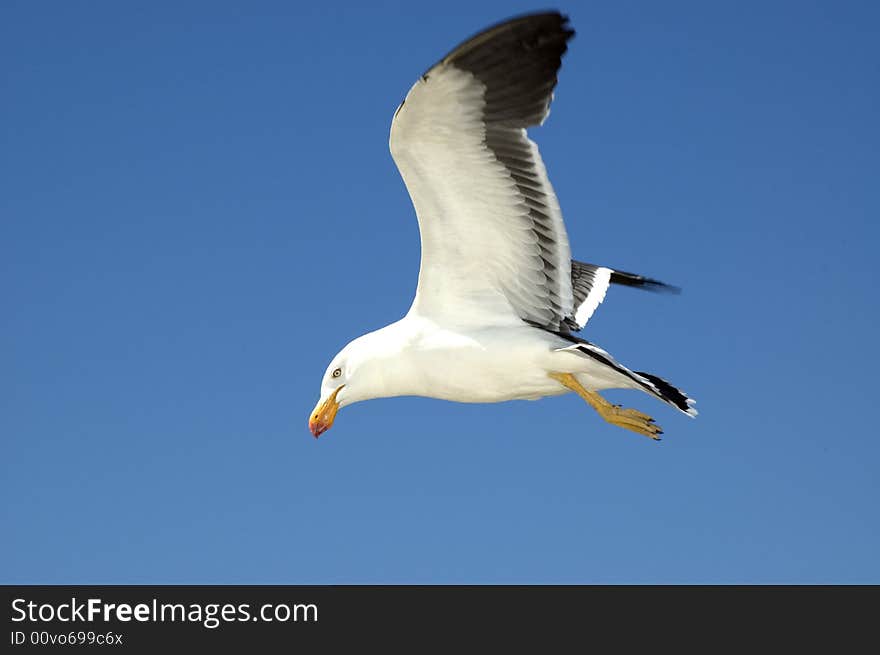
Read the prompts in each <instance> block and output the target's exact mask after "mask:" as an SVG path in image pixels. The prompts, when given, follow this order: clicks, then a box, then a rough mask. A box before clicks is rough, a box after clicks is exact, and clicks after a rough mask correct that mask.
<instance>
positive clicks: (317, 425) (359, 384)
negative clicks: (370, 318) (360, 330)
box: [309, 330, 391, 438]
mask: <svg viewBox="0 0 880 655" xmlns="http://www.w3.org/2000/svg"><path fill="white" fill-rule="evenodd" d="M382 332H383V331H382V330H380V331H378V332H372V333H370V334H365V335H363V336H361V337H358V338H357V339H355V340H354V341H352V342H351V343H349V344H348V345H347V346H345V348H343V349H342V350H340V351H339V353H338V354H337V355H336V356H335V357H334V358H333V359H332V360H331V361H330V364H329V365H328V366H327V370H325V371H324V377H323V378H322V380H321V397H320V399H319V400H318V404H317V405H315V409H314V410H312V413H311V415H310V416H309V430H311V432H312V434H313V435H315V438H317V437H319V436H321V434H323V433H324V432H326V431H327V430H329V429H330V427H331V426H332V425H333V421H334V420H335V419H336V413H337V412H338V411H339V410H340V409H341V408H343V407H345V406H346V405H351V404H352V403H356V402H360V401H361V400H370V399H371V398H379V397H382V396H384V395H387V394H386V392H385V386H386V385H385V377H386V368H387V364H388V360H389V358H390V357H391V354H390V353H387V352H385V351H386V350H387V344H388V340H387V339H385V338H383V336H382V334H381V333H382Z"/></svg>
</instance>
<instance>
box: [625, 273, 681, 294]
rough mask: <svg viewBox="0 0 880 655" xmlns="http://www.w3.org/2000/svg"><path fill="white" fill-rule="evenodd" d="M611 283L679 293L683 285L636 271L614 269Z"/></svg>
mask: <svg viewBox="0 0 880 655" xmlns="http://www.w3.org/2000/svg"><path fill="white" fill-rule="evenodd" d="M611 283H612V284H620V285H621V286H625V287H636V288H638V289H644V290H645V291H652V292H654V293H671V294H674V295H678V294H680V293H681V287H677V286H674V285H672V284H666V283H665V282H661V281H660V280H655V279H653V278H650V277H645V276H644V275H636V274H635V273H627V272H626V271H612V272H611Z"/></svg>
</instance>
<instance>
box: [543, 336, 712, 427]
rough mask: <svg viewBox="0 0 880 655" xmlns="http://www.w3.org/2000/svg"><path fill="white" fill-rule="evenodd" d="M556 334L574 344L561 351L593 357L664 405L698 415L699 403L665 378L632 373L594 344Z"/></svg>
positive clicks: (691, 414) (642, 372)
mask: <svg viewBox="0 0 880 655" xmlns="http://www.w3.org/2000/svg"><path fill="white" fill-rule="evenodd" d="M554 334H556V336H559V337H562V338H563V339H565V340H566V341H569V342H571V343H572V344H574V345H571V346H567V347H565V348H560V349H559V350H575V351H577V352H579V353H581V354H582V355H587V356H588V357H592V358H593V359H595V360H596V361H597V362H599V363H601V364H604V365H605V366H607V367H609V368H612V369H614V370H615V371H617V372H618V373H620V374H621V375H623V376H624V377H626V378H629V380H630V381H631V382H634V383H635V384H636V385H637V387H636V388H641V389H642V390H643V391H647V392H648V393H649V394H651V395H652V396H656V397H657V398H659V399H660V400H662V401H663V402H664V403H666V404H668V405H672V406H673V407H675V408H676V409H677V410H679V411H681V412H683V413H685V414H687V415H688V416H691V417H694V416H696V415H697V408H696V407H694V405H696V404H697V402H696V401H695V400H694V399H693V398H691V397H689V396H688V395H687V394H686V393H685V392H684V391H682V390H681V389H679V388H678V387H675V386H673V385H672V384H670V383H669V382H667V381H666V380H664V379H663V378H661V377H659V376H656V375H653V374H651V373H645V372H644V371H631V370H630V369H628V368H627V367H626V366H624V365H623V364H621V363H619V362H617V361H616V360H615V359H614V358H613V357H612V356H611V355H610V354H608V352H607V351H606V350H603V349H602V348H600V347H599V346H597V345H596V344H594V343H590V342H589V341H587V340H586V339H582V338H581V337H577V336H575V335H573V334H569V333H565V332H554Z"/></svg>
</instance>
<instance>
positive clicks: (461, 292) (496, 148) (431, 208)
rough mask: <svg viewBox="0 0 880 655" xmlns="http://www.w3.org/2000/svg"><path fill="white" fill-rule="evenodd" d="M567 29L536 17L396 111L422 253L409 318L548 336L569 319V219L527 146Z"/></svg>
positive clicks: (456, 55)
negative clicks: (516, 324) (517, 326)
mask: <svg viewBox="0 0 880 655" xmlns="http://www.w3.org/2000/svg"><path fill="white" fill-rule="evenodd" d="M567 20H568V19H567V18H566V17H564V16H562V15H560V14H558V13H542V14H533V15H529V16H523V17H520V18H515V19H512V20H509V21H506V22H504V23H501V24H499V25H496V26H494V27H491V28H489V29H487V30H485V31H483V32H481V33H480V34H478V35H476V36H474V37H472V38H471V39H469V40H467V41H465V42H464V43H463V44H461V45H460V46H458V47H457V48H455V49H454V50H453V51H452V52H451V53H450V54H448V55H447V56H446V57H444V58H443V59H442V60H441V61H440V62H439V63H438V64H436V65H435V66H433V67H432V68H431V69H430V70H428V72H427V73H425V74H424V75H423V76H422V77H421V78H420V79H419V81H417V82H416V83H415V85H413V87H412V88H411V89H410V91H409V93H408V94H407V96H406V99H405V100H404V101H403V103H401V105H400V107H399V108H398V109H397V112H396V113H395V115H394V119H393V120H392V123H391V138H390V146H391V154H392V156H393V157H394V161H395V163H396V164H397V167H398V169H399V171H400V174H401V176H402V177H403V181H404V183H405V184H406V187H407V189H408V191H409V194H410V196H411V198H412V202H413V205H414V206H415V210H416V215H417V216H418V221H419V232H420V234H421V245H422V260H421V268H420V270H419V282H418V289H417V291H416V297H415V299H414V301H413V306H412V309H411V312H412V311H415V312H417V313H419V314H421V315H424V316H429V317H433V318H436V319H438V320H446V321H449V320H457V321H460V322H461V321H465V322H472V323H478V324H498V323H507V322H511V321H519V320H525V321H528V322H530V323H533V324H535V325H538V326H541V327H546V328H547V329H553V330H557V329H564V326H565V321H566V319H571V320H573V319H574V316H573V314H574V295H573V291H572V279H571V252H570V249H569V244H568V236H567V235H566V232H565V225H564V223H563V220H562V212H561V211H560V208H559V202H558V201H557V199H556V194H555V193H554V192H553V188H552V187H551V185H550V181H549V180H548V178H547V171H546V170H545V168H544V163H543V161H542V160H541V155H540V153H539V152H538V147H537V146H536V145H535V143H534V142H533V141H531V140H530V139H529V138H528V136H527V135H526V128H527V127H530V126H533V125H539V124H541V123H542V122H543V121H544V119H545V118H546V117H547V115H548V113H549V108H550V102H551V100H552V97H553V89H554V87H555V86H556V75H557V72H558V70H559V66H560V63H561V58H562V55H563V53H564V52H565V50H566V47H567V45H566V44H567V41H568V39H570V38H571V37H572V35H573V34H574V32H573V30H571V29H570V28H569V26H568V23H567Z"/></svg>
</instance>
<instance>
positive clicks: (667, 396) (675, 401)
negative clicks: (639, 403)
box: [634, 371, 698, 416]
mask: <svg viewBox="0 0 880 655" xmlns="http://www.w3.org/2000/svg"><path fill="white" fill-rule="evenodd" d="M634 373H635V374H636V375H638V376H641V377H642V378H644V379H645V380H647V381H648V383H649V384H647V385H646V384H642V386H643V387H645V389H646V390H648V391H650V392H651V393H652V394H654V395H655V396H657V397H658V398H659V399H660V400H662V401H663V402H665V403H668V404H670V405H672V406H673V407H675V408H676V409H678V410H681V411H682V412H684V413H685V414H687V415H688V416H696V415H697V413H698V412H697V408H696V407H694V405H696V404H697V401H696V400H694V399H693V398H690V397H689V396H688V395H687V394H686V393H685V392H684V391H682V390H681V389H679V388H678V387H674V386H672V385H671V384H670V383H669V382H667V381H666V380H664V379H663V378H661V377H657V376H656V375H652V374H651V373H645V372H644V371H634Z"/></svg>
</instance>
